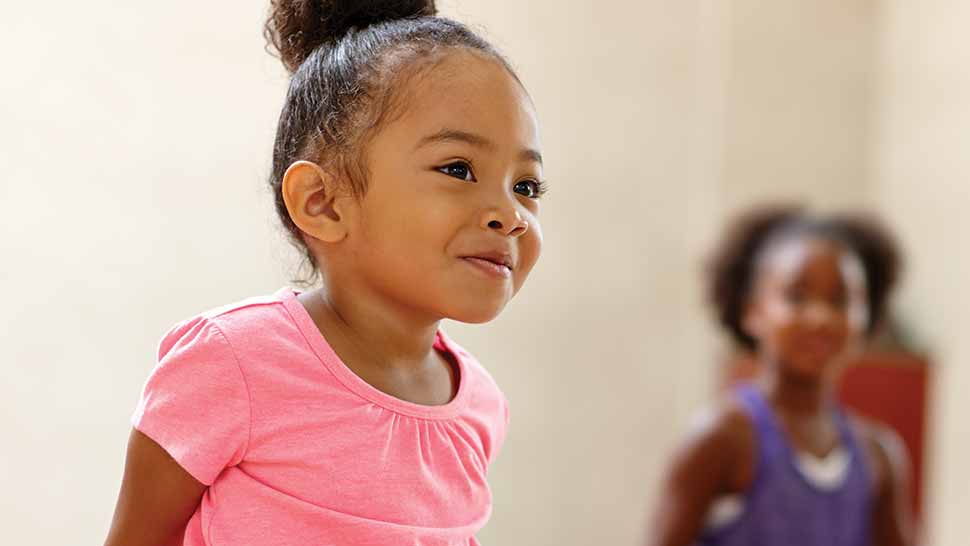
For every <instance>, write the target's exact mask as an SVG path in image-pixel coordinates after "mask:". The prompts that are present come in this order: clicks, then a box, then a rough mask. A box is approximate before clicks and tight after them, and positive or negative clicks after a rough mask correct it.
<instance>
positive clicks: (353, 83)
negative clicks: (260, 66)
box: [107, 0, 545, 546]
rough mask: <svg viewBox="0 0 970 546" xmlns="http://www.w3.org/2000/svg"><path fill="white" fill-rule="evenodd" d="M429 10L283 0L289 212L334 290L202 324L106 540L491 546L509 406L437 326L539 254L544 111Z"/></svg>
mask: <svg viewBox="0 0 970 546" xmlns="http://www.w3.org/2000/svg"><path fill="white" fill-rule="evenodd" d="M435 13H436V10H435V6H434V2H418V1H413V2H409V1H398V2H379V1H373V2H360V1H330V2H322V1H294V0H278V1H274V2H273V4H272V10H271V15H270V18H269V21H268V22H267V26H266V31H267V36H268V38H269V40H270V42H271V44H272V45H273V46H275V47H276V48H277V50H278V51H279V53H280V57H281V59H282V61H283V63H284V64H285V66H286V67H287V68H288V69H289V70H290V71H291V72H292V78H291V82H290V87H289V92H288V93H287V96H286V101H285V104H284V106H283V110H282V113H281V115H280V120H279V125H278V130H277V135H276V144H275V147H274V151H273V171H272V175H271V177H270V181H269V183H270V186H271V188H272V190H273V196H274V199H275V204H276V210H277V212H278V213H279V217H280V219H281V221H282V222H283V224H284V226H285V227H286V228H287V229H288V230H289V233H290V234H291V235H292V238H293V240H294V242H295V243H296V244H298V245H299V246H300V248H301V249H303V250H304V251H305V255H306V258H307V259H308V260H309V262H310V263H311V264H312V265H313V268H314V270H315V272H316V273H318V274H319V276H320V278H321V280H322V283H321V284H322V286H321V287H320V288H317V289H314V290H310V291H306V292H298V291H295V290H293V289H290V288H284V289H281V290H279V291H278V292H276V293H275V294H272V295H269V296H263V297H257V298H252V299H248V300H246V301H243V302H240V303H236V304H232V305H228V306H225V307H221V308H219V309H216V310H212V311H209V312H206V313H203V314H201V315H198V316H195V317H192V318H190V319H188V320H185V321H183V322H181V323H179V324H178V325H176V326H175V327H174V328H173V329H172V330H171V331H170V332H168V334H166V335H165V336H164V338H163V339H162V341H161V344H160V346H159V351H158V364H157V366H156V367H155V369H154V370H153V371H152V373H151V375H150V376H149V378H148V380H147V382H146V384H145V386H144V390H143V392H142V396H141V400H140V402H139V404H138V407H137V409H136V411H135V413H134V416H133V418H132V423H133V425H134V429H133V430H132V433H131V438H130V441H129V445H128V454H127V462H126V465H125V473H124V479H123V483H122V487H121V493H120V496H119V499H118V505H117V509H116V512H115V517H114V521H113V523H112V527H111V530H110V533H109V537H108V539H107V544H109V545H126V546H130V545H136V544H138V545H149V544H151V545H162V544H166V545H167V544H186V545H192V546H196V545H200V546H201V545H213V544H216V545H227V544H238V545H243V544H245V545H247V546H260V545H269V544H274V545H284V544H287V545H292V544H339V545H380V544H388V545H391V544H393V545H395V546H403V545H421V546H445V545H449V546H457V545H473V544H477V542H476V540H475V537H474V535H475V533H476V532H477V531H478V530H479V529H481V527H482V526H483V525H484V524H485V522H486V521H487V520H488V517H489V514H490V511H491V501H492V499H491V493H490V491H489V487H488V483H487V481H486V473H487V470H488V467H489V464H490V463H491V462H492V461H493V460H494V459H495V457H496V454H497V453H498V451H499V448H500V446H501V445H502V443H503V441H504V439H505V434H506V427H507V426H508V415H509V414H508V405H507V402H506V400H505V397H504V396H503V394H502V392H501V391H500V390H499V388H498V387H497V386H496V384H495V382H494V381H493V380H492V378H491V377H490V376H489V374H488V373H487V372H486V371H485V369H484V368H483V367H482V366H481V365H480V364H479V363H478V362H477V361H476V360H475V359H474V357H472V356H471V355H469V354H468V353H467V352H466V351H465V350H463V349H462V348H461V347H459V346H458V345H457V344H456V343H455V342H453V341H452V340H451V339H450V338H448V336H446V335H445V334H444V332H442V331H441V330H440V327H439V325H440V322H441V321H442V319H446V318H447V319H453V320H458V321H463V322H470V323H480V322H485V321H488V320H491V319H493V318H494V317H496V316H497V315H498V314H499V313H500V312H501V311H502V309H503V308H504V307H505V305H506V304H507V303H508V302H509V300H510V299H511V298H512V297H513V296H514V295H515V294H516V292H517V291H518V290H519V289H520V288H521V286H522V284H523V283H524V282H525V280H526V278H527V277H528V275H529V272H530V270H531V269H532V267H533V265H534V264H535V263H536V260H537V259H538V257H539V252H540V248H541V244H542V235H541V231H540V227H539V219H538V215H539V197H540V196H541V195H542V193H543V192H544V190H545V187H544V183H543V181H542V159H541V155H540V152H539V149H540V144H539V135H538V127H537V122H536V114H535V109H534V107H533V105H532V102H531V100H530V99H529V95H528V94H527V92H526V91H525V89H524V88H523V87H522V84H521V83H520V82H519V80H518V79H517V77H516V76H515V74H514V73H513V71H512V70H511V68H510V67H509V65H508V63H507V62H506V61H505V60H504V59H503V58H502V56H501V55H500V54H499V53H497V52H496V51H495V49H493V48H492V47H491V46H490V45H489V44H488V43H487V42H485V41H484V40H483V39H481V38H480V37H478V36H477V35H475V34H474V33H473V32H471V31H470V30H469V29H468V28H466V27H465V26H463V25H462V24H460V23H457V22H455V21H451V20H448V19H444V18H439V17H436V16H435Z"/></svg>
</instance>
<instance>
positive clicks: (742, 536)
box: [698, 386, 872, 546]
mask: <svg viewBox="0 0 970 546" xmlns="http://www.w3.org/2000/svg"><path fill="white" fill-rule="evenodd" d="M737 396H738V398H739V399H740V401H741V403H742V405H743V407H744V409H745V411H746V412H747V413H748V415H750V417H751V420H752V422H753V423H754V426H755V433H756V437H757V444H758V450H757V464H756V469H755V478H754V481H753V482H752V485H751V488H750V489H749V490H748V492H747V493H746V494H745V495H744V511H743V513H742V514H741V516H740V517H739V518H738V519H737V520H735V521H733V522H731V523H729V524H727V525H726V526H725V527H722V528H717V529H713V530H709V531H706V532H705V533H704V534H703V535H702V536H701V539H700V541H699V542H698V546H867V545H868V544H869V535H870V520H871V500H872V499H871V497H872V482H871V478H870V475H869V470H868V467H867V466H866V462H865V460H866V459H865V456H864V454H863V452H862V449H861V448H860V444H859V442H858V441H857V439H856V436H855V434H854V433H853V432H852V430H851V429H850V427H849V424H848V422H847V420H846V417H845V415H844V414H843V412H842V411H841V410H840V409H838V408H836V409H835V419H836V422H837V424H838V428H839V434H840V436H841V439H842V445H843V446H844V447H845V449H846V450H847V451H848V452H849V454H850V462H849V471H848V473H847V475H846V479H845V481H844V482H843V484H842V485H841V486H840V487H839V488H837V489H834V490H822V489H819V488H817V487H816V486H815V485H813V484H812V483H811V482H809V481H808V480H807V479H806V478H805V477H804V475H803V474H802V473H801V472H800V471H799V470H798V468H797V467H796V463H795V454H794V452H793V451H792V448H791V446H790V445H789V444H788V441H787V439H786V438H785V435H784V433H783V432H782V430H781V428H780V426H779V424H778V422H777V421H776V419H775V415H774V413H773V412H772V411H771V408H770V406H769V405H768V403H767V402H766V401H765V399H764V397H763V396H762V395H761V393H760V392H758V391H757V390H756V389H755V388H753V387H751V386H744V387H741V388H739V389H738V390H737Z"/></svg>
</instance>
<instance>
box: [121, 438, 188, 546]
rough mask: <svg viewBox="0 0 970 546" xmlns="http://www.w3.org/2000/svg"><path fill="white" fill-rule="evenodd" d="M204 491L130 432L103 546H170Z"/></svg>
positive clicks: (148, 440) (178, 539) (151, 445)
mask: <svg viewBox="0 0 970 546" xmlns="http://www.w3.org/2000/svg"><path fill="white" fill-rule="evenodd" d="M206 488H207V486H206V485H204V484H202V483H200V482H199V481H197V480H196V479H195V478H193V477H192V475H191V474H189V473H188V472H186V471H185V469H183V468H182V467H181V466H179V464H178V463H177V462H175V459H173V458H172V457H171V456H170V455H169V454H168V453H167V452H166V451H165V450H164V449H162V447H161V446H160V445H158V444H157V443H156V442H155V441H154V440H152V439H151V438H149V437H148V436H146V435H145V434H143V433H141V432H139V431H138V430H135V429H132V431H131V436H130V438H129V440H128V454H127V456H126V459H125V473H124V478H123V479H122V483H121V492H120V494H119V495H118V504H117V506H116V507H115V513H114V518H113V519H112V521H111V529H110V531H109V532H108V538H107V540H105V546H175V545H180V544H182V534H183V532H184V530H185V525H186V523H188V521H189V519H190V518H191V517H192V514H193V513H194V512H195V509H196V508H197V507H198V506H199V502H200V501H201V499H202V494H203V493H205V490H206Z"/></svg>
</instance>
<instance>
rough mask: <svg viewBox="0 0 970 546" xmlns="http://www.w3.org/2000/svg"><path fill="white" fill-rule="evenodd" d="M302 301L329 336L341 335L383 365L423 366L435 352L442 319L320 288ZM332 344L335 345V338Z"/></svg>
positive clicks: (375, 300) (347, 342) (372, 299)
mask: <svg viewBox="0 0 970 546" xmlns="http://www.w3.org/2000/svg"><path fill="white" fill-rule="evenodd" d="M300 300H301V302H302V303H303V304H304V306H305V307H306V308H307V311H308V312H309V313H310V315H311V317H313V319H314V321H315V322H316V323H317V325H318V326H319V327H321V329H323V330H325V333H326V335H327V336H328V337H330V336H338V337H339V338H340V339H341V340H342V341H344V342H345V343H346V344H349V345H351V346H353V348H354V352H355V353H358V354H360V355H362V356H365V357H366V358H367V360H368V361H370V364H371V365H374V366H377V367H381V368H414V367H422V366H424V365H425V364H427V362H428V358H429V356H430V355H431V354H432V350H433V346H434V342H435V336H436V334H437V332H438V324H439V322H440V320H437V319H432V318H428V317H422V316H419V315H418V314H417V313H414V312H409V310H406V309H402V308H400V307H395V306H394V305H392V304H389V303H388V302H386V301H384V300H382V299H381V298H379V297H376V296H375V297H368V295H365V294H362V293H360V292H359V291H355V292H354V293H353V294H349V293H344V292H341V291H339V290H328V289H326V288H319V289H316V290H312V291H310V292H306V293H304V294H301V296H300ZM328 341H331V344H333V341H336V340H331V339H328Z"/></svg>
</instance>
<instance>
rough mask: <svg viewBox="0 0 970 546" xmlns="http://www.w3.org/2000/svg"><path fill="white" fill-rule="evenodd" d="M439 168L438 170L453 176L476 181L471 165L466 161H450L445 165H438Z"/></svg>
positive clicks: (467, 180)
mask: <svg viewBox="0 0 970 546" xmlns="http://www.w3.org/2000/svg"><path fill="white" fill-rule="evenodd" d="M437 170H438V172H440V173H442V174H446V175H448V176H450V177H452V178H457V179H459V180H464V181H466V182H475V175H473V174H472V168H471V165H469V164H468V163H465V162H464V161H456V162H454V163H449V164H447V165H445V166H443V167H438V169H437Z"/></svg>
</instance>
